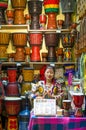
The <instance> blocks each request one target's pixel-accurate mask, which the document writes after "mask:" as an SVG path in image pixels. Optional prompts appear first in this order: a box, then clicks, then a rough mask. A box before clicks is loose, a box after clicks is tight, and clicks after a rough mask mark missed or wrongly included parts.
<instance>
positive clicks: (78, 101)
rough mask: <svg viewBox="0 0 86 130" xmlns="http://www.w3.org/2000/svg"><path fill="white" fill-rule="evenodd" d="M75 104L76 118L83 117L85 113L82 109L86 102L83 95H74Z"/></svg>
mask: <svg viewBox="0 0 86 130" xmlns="http://www.w3.org/2000/svg"><path fill="white" fill-rule="evenodd" d="M73 102H74V104H75V107H76V110H75V116H76V117H81V116H83V113H82V111H81V107H82V105H83V102H84V95H83V93H74V94H73Z"/></svg>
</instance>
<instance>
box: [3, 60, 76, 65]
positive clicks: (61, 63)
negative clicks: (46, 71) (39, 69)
mask: <svg viewBox="0 0 86 130" xmlns="http://www.w3.org/2000/svg"><path fill="white" fill-rule="evenodd" d="M1 64H2V65H17V66H18V65H48V64H53V65H67V64H76V62H20V61H19V62H1Z"/></svg>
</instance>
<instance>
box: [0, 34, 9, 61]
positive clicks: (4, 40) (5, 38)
mask: <svg viewBox="0 0 86 130" xmlns="http://www.w3.org/2000/svg"><path fill="white" fill-rule="evenodd" d="M9 40H10V33H6V32H0V61H7V60H8V55H7V53H6V50H7V46H8V44H9Z"/></svg>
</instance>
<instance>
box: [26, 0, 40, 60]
mask: <svg viewBox="0 0 86 130" xmlns="http://www.w3.org/2000/svg"><path fill="white" fill-rule="evenodd" d="M28 9H29V13H30V15H31V24H30V29H35V30H37V29H40V22H39V20H40V14H41V13H42V1H39V0H29V1H28ZM28 35H29V42H30V45H31V48H32V53H31V61H33V62H34V61H36V62H37V61H41V58H40V45H41V44H42V33H41V32H37V31H36V32H30V34H28Z"/></svg>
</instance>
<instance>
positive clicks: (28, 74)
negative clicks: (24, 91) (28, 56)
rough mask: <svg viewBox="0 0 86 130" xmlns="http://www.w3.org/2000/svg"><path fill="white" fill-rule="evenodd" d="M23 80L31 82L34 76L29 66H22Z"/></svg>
mask: <svg viewBox="0 0 86 130" xmlns="http://www.w3.org/2000/svg"><path fill="white" fill-rule="evenodd" d="M22 74H23V78H24V81H26V82H32V81H33V77H34V69H33V68H30V67H24V68H23V70H22Z"/></svg>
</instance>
